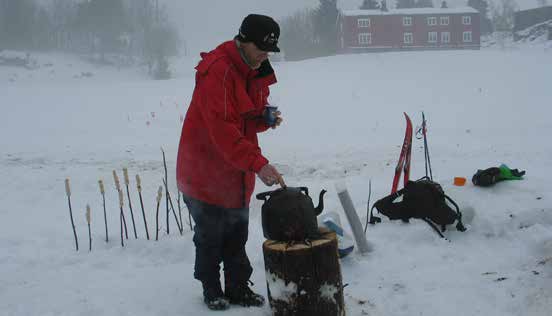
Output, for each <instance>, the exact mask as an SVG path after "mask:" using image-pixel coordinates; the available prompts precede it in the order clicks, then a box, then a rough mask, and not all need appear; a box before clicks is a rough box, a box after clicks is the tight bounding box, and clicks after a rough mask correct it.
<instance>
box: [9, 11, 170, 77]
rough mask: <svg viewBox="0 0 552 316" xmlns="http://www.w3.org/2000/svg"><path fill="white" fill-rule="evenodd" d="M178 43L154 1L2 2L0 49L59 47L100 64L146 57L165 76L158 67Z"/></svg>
mask: <svg viewBox="0 0 552 316" xmlns="http://www.w3.org/2000/svg"><path fill="white" fill-rule="evenodd" d="M178 47H179V40H178V34H177V32H176V28H175V27H174V25H172V24H171V23H170V22H169V19H168V17H167V12H166V9H165V8H164V7H160V5H159V3H158V0H80V1H75V0H51V1H50V2H49V3H47V4H42V3H41V2H38V1H36V0H0V51H1V50H3V49H11V50H26V51H39V50H58V51H66V52H72V53H78V54H89V55H90V56H96V57H97V59H98V61H101V62H108V59H107V58H106V55H109V54H112V55H117V56H119V57H121V58H120V60H121V61H125V62H128V63H134V62H136V60H143V61H146V62H147V64H148V65H149V68H150V71H158V72H160V73H158V75H163V70H164V71H167V69H160V67H161V68H163V67H162V66H163V64H164V63H166V59H167V57H169V56H174V55H176V54H177V52H178ZM154 68H155V69H154ZM164 75H167V74H166V73H165V74H164Z"/></svg>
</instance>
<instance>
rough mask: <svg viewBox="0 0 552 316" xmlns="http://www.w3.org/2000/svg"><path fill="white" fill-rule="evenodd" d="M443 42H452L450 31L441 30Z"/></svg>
mask: <svg viewBox="0 0 552 316" xmlns="http://www.w3.org/2000/svg"><path fill="white" fill-rule="evenodd" d="M441 43H445V44H448V43H450V32H441Z"/></svg>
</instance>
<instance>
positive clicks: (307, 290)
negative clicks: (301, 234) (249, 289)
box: [263, 228, 345, 316]
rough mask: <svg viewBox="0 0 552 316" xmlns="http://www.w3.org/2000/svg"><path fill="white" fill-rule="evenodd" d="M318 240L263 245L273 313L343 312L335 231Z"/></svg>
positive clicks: (324, 232)
mask: <svg viewBox="0 0 552 316" xmlns="http://www.w3.org/2000/svg"><path fill="white" fill-rule="evenodd" d="M319 230H320V233H321V234H322V236H321V237H320V239H316V240H313V241H311V242H310V243H308V242H306V243H296V244H289V243H287V242H280V241H275V240H267V241H265V242H264V244H263V254H264V262H265V272H266V283H267V292H268V301H269V303H270V307H271V308H272V313H273V315H274V316H292V315H293V316H294V315H301V316H309V315H313V316H314V315H316V316H326V315H328V316H329V315H331V316H342V315H345V308H344V300H343V282H342V278H341V267H340V265H339V257H338V252H337V237H336V234H335V233H334V232H331V231H330V230H328V229H325V228H320V229H319Z"/></svg>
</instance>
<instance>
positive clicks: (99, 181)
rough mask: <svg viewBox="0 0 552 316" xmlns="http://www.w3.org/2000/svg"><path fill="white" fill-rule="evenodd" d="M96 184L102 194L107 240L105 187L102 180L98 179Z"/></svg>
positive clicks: (106, 238) (106, 236)
mask: <svg viewBox="0 0 552 316" xmlns="http://www.w3.org/2000/svg"><path fill="white" fill-rule="evenodd" d="M98 185H99V186H100V193H101V194H102V204H103V211H104V223H105V242H109V234H108V232H107V212H106V211H105V187H104V183H103V181H102V180H98Z"/></svg>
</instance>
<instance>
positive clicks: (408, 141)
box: [391, 113, 412, 194]
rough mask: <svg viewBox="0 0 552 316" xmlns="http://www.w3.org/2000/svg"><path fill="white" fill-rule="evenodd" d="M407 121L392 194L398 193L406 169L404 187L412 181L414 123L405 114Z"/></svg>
mask: <svg viewBox="0 0 552 316" xmlns="http://www.w3.org/2000/svg"><path fill="white" fill-rule="evenodd" d="M404 118H405V119H406V131H405V133H404V141H403V145H402V149H401V155H400V156H399V161H398V162H397V166H396V167H395V177H394V178H393V187H392V188H391V194H393V193H395V192H397V188H398V186H399V179H400V178H401V172H402V171H403V169H404V177H403V180H404V185H406V183H407V182H408V180H409V179H410V153H411V151H412V121H411V120H410V117H408V115H407V114H406V113H404Z"/></svg>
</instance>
